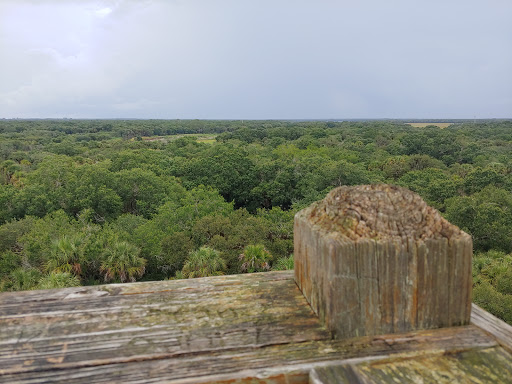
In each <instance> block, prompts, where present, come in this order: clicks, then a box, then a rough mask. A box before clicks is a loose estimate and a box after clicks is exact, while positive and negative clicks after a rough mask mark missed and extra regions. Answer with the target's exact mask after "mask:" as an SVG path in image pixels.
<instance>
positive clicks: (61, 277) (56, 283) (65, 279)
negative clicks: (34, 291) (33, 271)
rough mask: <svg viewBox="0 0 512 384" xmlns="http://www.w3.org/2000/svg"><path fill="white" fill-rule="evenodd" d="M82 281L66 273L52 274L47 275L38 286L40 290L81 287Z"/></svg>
mask: <svg viewBox="0 0 512 384" xmlns="http://www.w3.org/2000/svg"><path fill="white" fill-rule="evenodd" d="M79 286H80V280H79V279H78V277H76V276H74V275H72V274H70V273H67V272H64V273H54V272H52V273H50V274H49V275H46V276H45V277H43V278H42V279H41V280H39V284H37V288H38V289H53V288H66V287H79Z"/></svg>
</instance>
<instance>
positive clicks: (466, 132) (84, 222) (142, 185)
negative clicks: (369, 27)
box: [0, 120, 512, 323]
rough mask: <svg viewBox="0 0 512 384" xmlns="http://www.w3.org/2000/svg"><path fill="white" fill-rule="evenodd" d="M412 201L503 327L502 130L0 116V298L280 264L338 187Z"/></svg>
mask: <svg viewBox="0 0 512 384" xmlns="http://www.w3.org/2000/svg"><path fill="white" fill-rule="evenodd" d="M368 183H392V184H397V185H401V186H405V187H407V188H409V189H411V190H413V191H415V192H417V193H419V194H420V195H421V196H422V197H423V198H424V199H425V201H426V202H427V203H428V204H430V205H432V206H434V207H435V208H437V209H438V210H439V211H440V212H441V213H442V214H443V216H445V217H446V218H447V219H448V220H449V221H451V222H452V223H454V224H456V225H458V226H459V227H460V228H461V229H463V230H464V231H466V232H468V233H470V234H471V235H472V236H473V239H474V250H475V254H474V258H473V278H474V299H473V300H474V301H475V302H476V303H478V304H479V305H481V306H483V307H484V308H485V309H487V310H489V311H490V312H492V313H494V314H495V315H497V316H498V317H501V318H502V319H505V320H506V321H508V322H509V323H512V122H511V121H506V120H504V121H478V122H457V123H455V124H452V125H450V126H448V127H446V128H443V129H441V128H439V127H437V126H435V125H429V126H426V127H421V128H415V127H413V126H411V125H408V124H406V123H404V122H400V121H367V122H356V121H354V122H334V121H329V122H318V121H306V122H293V121H204V120H144V121H140V120H0V291H2V290H3V291H13V290H26V289H41V288H56V287H65V286H77V285H91V284H101V283H105V282H125V281H135V280H161V279H169V278H189V277H198V276H208V275H215V274H223V273H243V272H254V271H265V270H269V269H290V268H293V254H292V253H293V216H294V214H295V212H297V210H300V209H302V208H303V207H305V206H307V205H309V204H310V203H311V202H313V201H315V200H318V199H321V198H323V197H324V196H325V194H326V193H327V192H328V191H329V190H330V189H332V188H333V187H335V186H339V185H356V184H368Z"/></svg>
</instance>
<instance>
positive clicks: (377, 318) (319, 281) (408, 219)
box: [294, 185, 472, 338]
mask: <svg viewBox="0 0 512 384" xmlns="http://www.w3.org/2000/svg"><path fill="white" fill-rule="evenodd" d="M294 232H295V234H294V239H295V240H294V241H295V278H296V282H297V285H298V286H299V288H300V289H301V290H302V292H303V294H304V295H305V297H306V298H307V300H308V302H309V303H310V305H311V306H312V308H313V310H314V311H315V312H316V313H317V314H318V315H319V317H320V319H321V320H322V321H323V322H324V323H325V324H326V325H327V327H328V328H329V329H330V330H331V331H332V332H333V334H334V335H335V336H336V337H342V338H343V337H352V336H361V335H372V334H382V333H392V332H404V331H408V330H413V329H425V328H436V327H443V326H452V325H462V324H467V323H468V322H469V316H470V310H471V307H470V305H471V255H472V241H471V237H470V236H469V235H468V234H466V233H465V232H463V231H461V230H460V229H459V228H457V227H456V226H454V225H452V224H450V223H449V222H448V221H446V220H445V219H444V218H443V217H442V216H441V214H440V213H439V212H438V211H437V210H435V209H434V208H432V207H429V206H428V205H427V204H426V203H425V202H424V201H423V200H422V199H421V197H420V196H418V195H417V194H415V193H413V192H411V191H409V190H407V189H405V188H401V187H397V186H390V185H362V186H355V187H339V188H336V189H334V190H333V191H331V192H330V193H329V194H328V195H327V197H326V198H325V199H324V200H322V201H319V202H316V203H313V204H312V205H311V206H310V207H308V208H306V209H304V210H302V211H300V212H298V213H297V215H296V216H295V228H294Z"/></svg>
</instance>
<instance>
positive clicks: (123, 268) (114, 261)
mask: <svg viewBox="0 0 512 384" xmlns="http://www.w3.org/2000/svg"><path fill="white" fill-rule="evenodd" d="M139 254H140V249H139V248H137V247H136V246H135V245H133V244H130V243H128V242H126V241H116V242H114V243H113V244H111V245H110V246H108V247H107V248H106V249H105V251H104V252H103V254H102V258H103V260H102V262H101V266H100V272H101V273H103V275H104V279H105V281H107V282H108V281H112V280H119V281H121V282H122V283H124V282H126V281H135V280H136V278H137V277H141V276H142V275H143V274H144V271H145V267H146V259H143V258H142V257H139Z"/></svg>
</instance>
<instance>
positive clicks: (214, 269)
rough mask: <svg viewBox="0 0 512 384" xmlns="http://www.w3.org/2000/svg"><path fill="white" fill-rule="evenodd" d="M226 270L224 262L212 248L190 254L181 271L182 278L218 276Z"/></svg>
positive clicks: (203, 248)
mask: <svg viewBox="0 0 512 384" xmlns="http://www.w3.org/2000/svg"><path fill="white" fill-rule="evenodd" d="M225 270H226V261H225V260H224V259H223V258H222V257H221V256H220V253H219V252H218V251H216V250H215V249H213V248H208V247H201V248H199V249H198V250H197V251H193V252H190V253H189V255H188V256H187V258H186V260H185V264H184V265H183V269H182V270H181V272H182V276H183V278H187V279H191V278H194V277H205V276H218V275H223V274H224V272H225Z"/></svg>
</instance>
